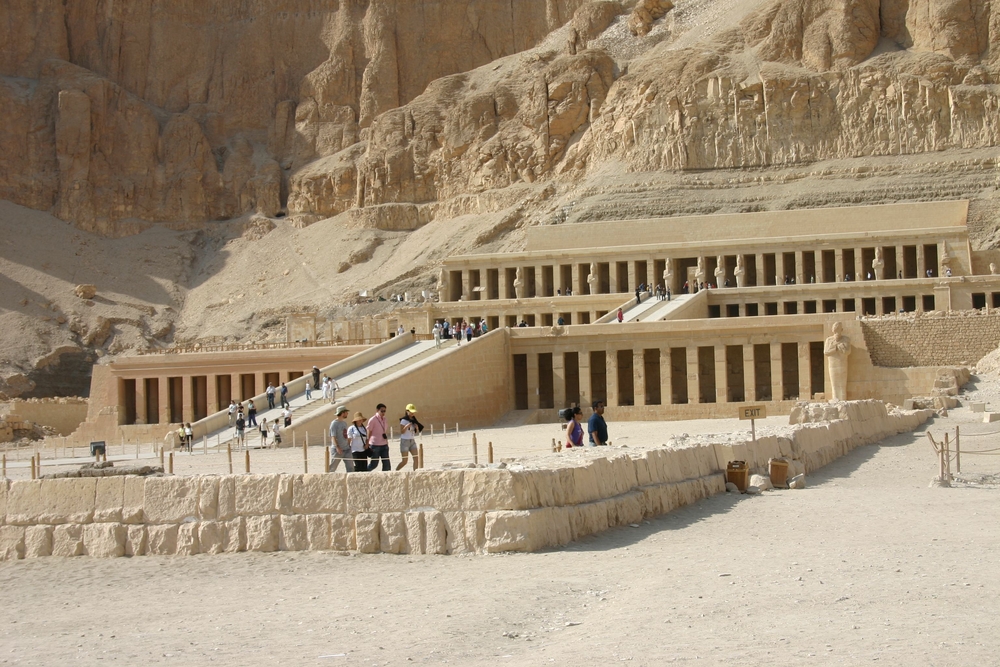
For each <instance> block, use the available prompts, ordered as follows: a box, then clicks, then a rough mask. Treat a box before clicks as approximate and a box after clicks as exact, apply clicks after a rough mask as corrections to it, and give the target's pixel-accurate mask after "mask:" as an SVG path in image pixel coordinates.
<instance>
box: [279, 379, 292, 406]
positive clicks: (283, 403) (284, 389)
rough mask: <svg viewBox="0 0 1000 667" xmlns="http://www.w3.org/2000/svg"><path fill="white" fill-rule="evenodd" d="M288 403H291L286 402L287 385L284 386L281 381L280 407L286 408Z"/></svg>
mask: <svg viewBox="0 0 1000 667" xmlns="http://www.w3.org/2000/svg"><path fill="white" fill-rule="evenodd" d="M289 405H291V404H290V403H289V402H288V387H286V386H285V383H284V382H282V383H281V407H283V408H287V407H288V406H289Z"/></svg>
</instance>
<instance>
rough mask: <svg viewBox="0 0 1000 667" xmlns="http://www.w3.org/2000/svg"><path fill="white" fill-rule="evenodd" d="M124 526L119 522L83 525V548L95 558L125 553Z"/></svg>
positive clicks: (111, 556)
mask: <svg viewBox="0 0 1000 667" xmlns="http://www.w3.org/2000/svg"><path fill="white" fill-rule="evenodd" d="M127 532H128V531H127V530H126V528H125V526H123V525H122V524H120V523H92V524H89V525H86V526H84V527H83V548H84V550H85V552H86V553H87V555H89V556H95V557H97V558H118V557H121V556H124V555H125V539H126V535H127Z"/></svg>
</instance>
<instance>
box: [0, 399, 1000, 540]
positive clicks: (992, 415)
mask: <svg viewBox="0 0 1000 667" xmlns="http://www.w3.org/2000/svg"><path fill="white" fill-rule="evenodd" d="M993 422H1000V412H984V413H983V423H984V424H991V423H993ZM7 512H8V516H7V521H8V522H10V523H15V522H14V521H11V520H10V515H9V512H10V510H9V509H8V510H7Z"/></svg>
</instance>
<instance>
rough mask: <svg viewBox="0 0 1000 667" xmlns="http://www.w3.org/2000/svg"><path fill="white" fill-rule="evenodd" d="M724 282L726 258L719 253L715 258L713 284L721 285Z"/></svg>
mask: <svg viewBox="0 0 1000 667" xmlns="http://www.w3.org/2000/svg"><path fill="white" fill-rule="evenodd" d="M725 282H726V258H725V257H723V256H722V255H719V256H718V257H716V258H715V286H716V287H722V286H723V283H725Z"/></svg>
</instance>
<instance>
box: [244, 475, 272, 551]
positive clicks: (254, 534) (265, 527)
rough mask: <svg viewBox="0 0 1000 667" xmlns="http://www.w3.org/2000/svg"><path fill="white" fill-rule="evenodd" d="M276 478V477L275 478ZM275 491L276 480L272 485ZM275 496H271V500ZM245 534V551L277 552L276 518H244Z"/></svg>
mask: <svg viewBox="0 0 1000 667" xmlns="http://www.w3.org/2000/svg"><path fill="white" fill-rule="evenodd" d="M275 477H276V476H275ZM239 488H240V485H239V483H237V484H236V492H237V505H238V504H239V500H238V496H239ZM274 489H275V491H277V479H276V480H275V485H274ZM274 497H275V496H271V498H272V499H273V498H274ZM272 502H273V500H272ZM243 522H244V525H245V527H246V534H247V551H277V550H278V533H279V525H278V517H275V516H248V517H245V518H244V521H243Z"/></svg>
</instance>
